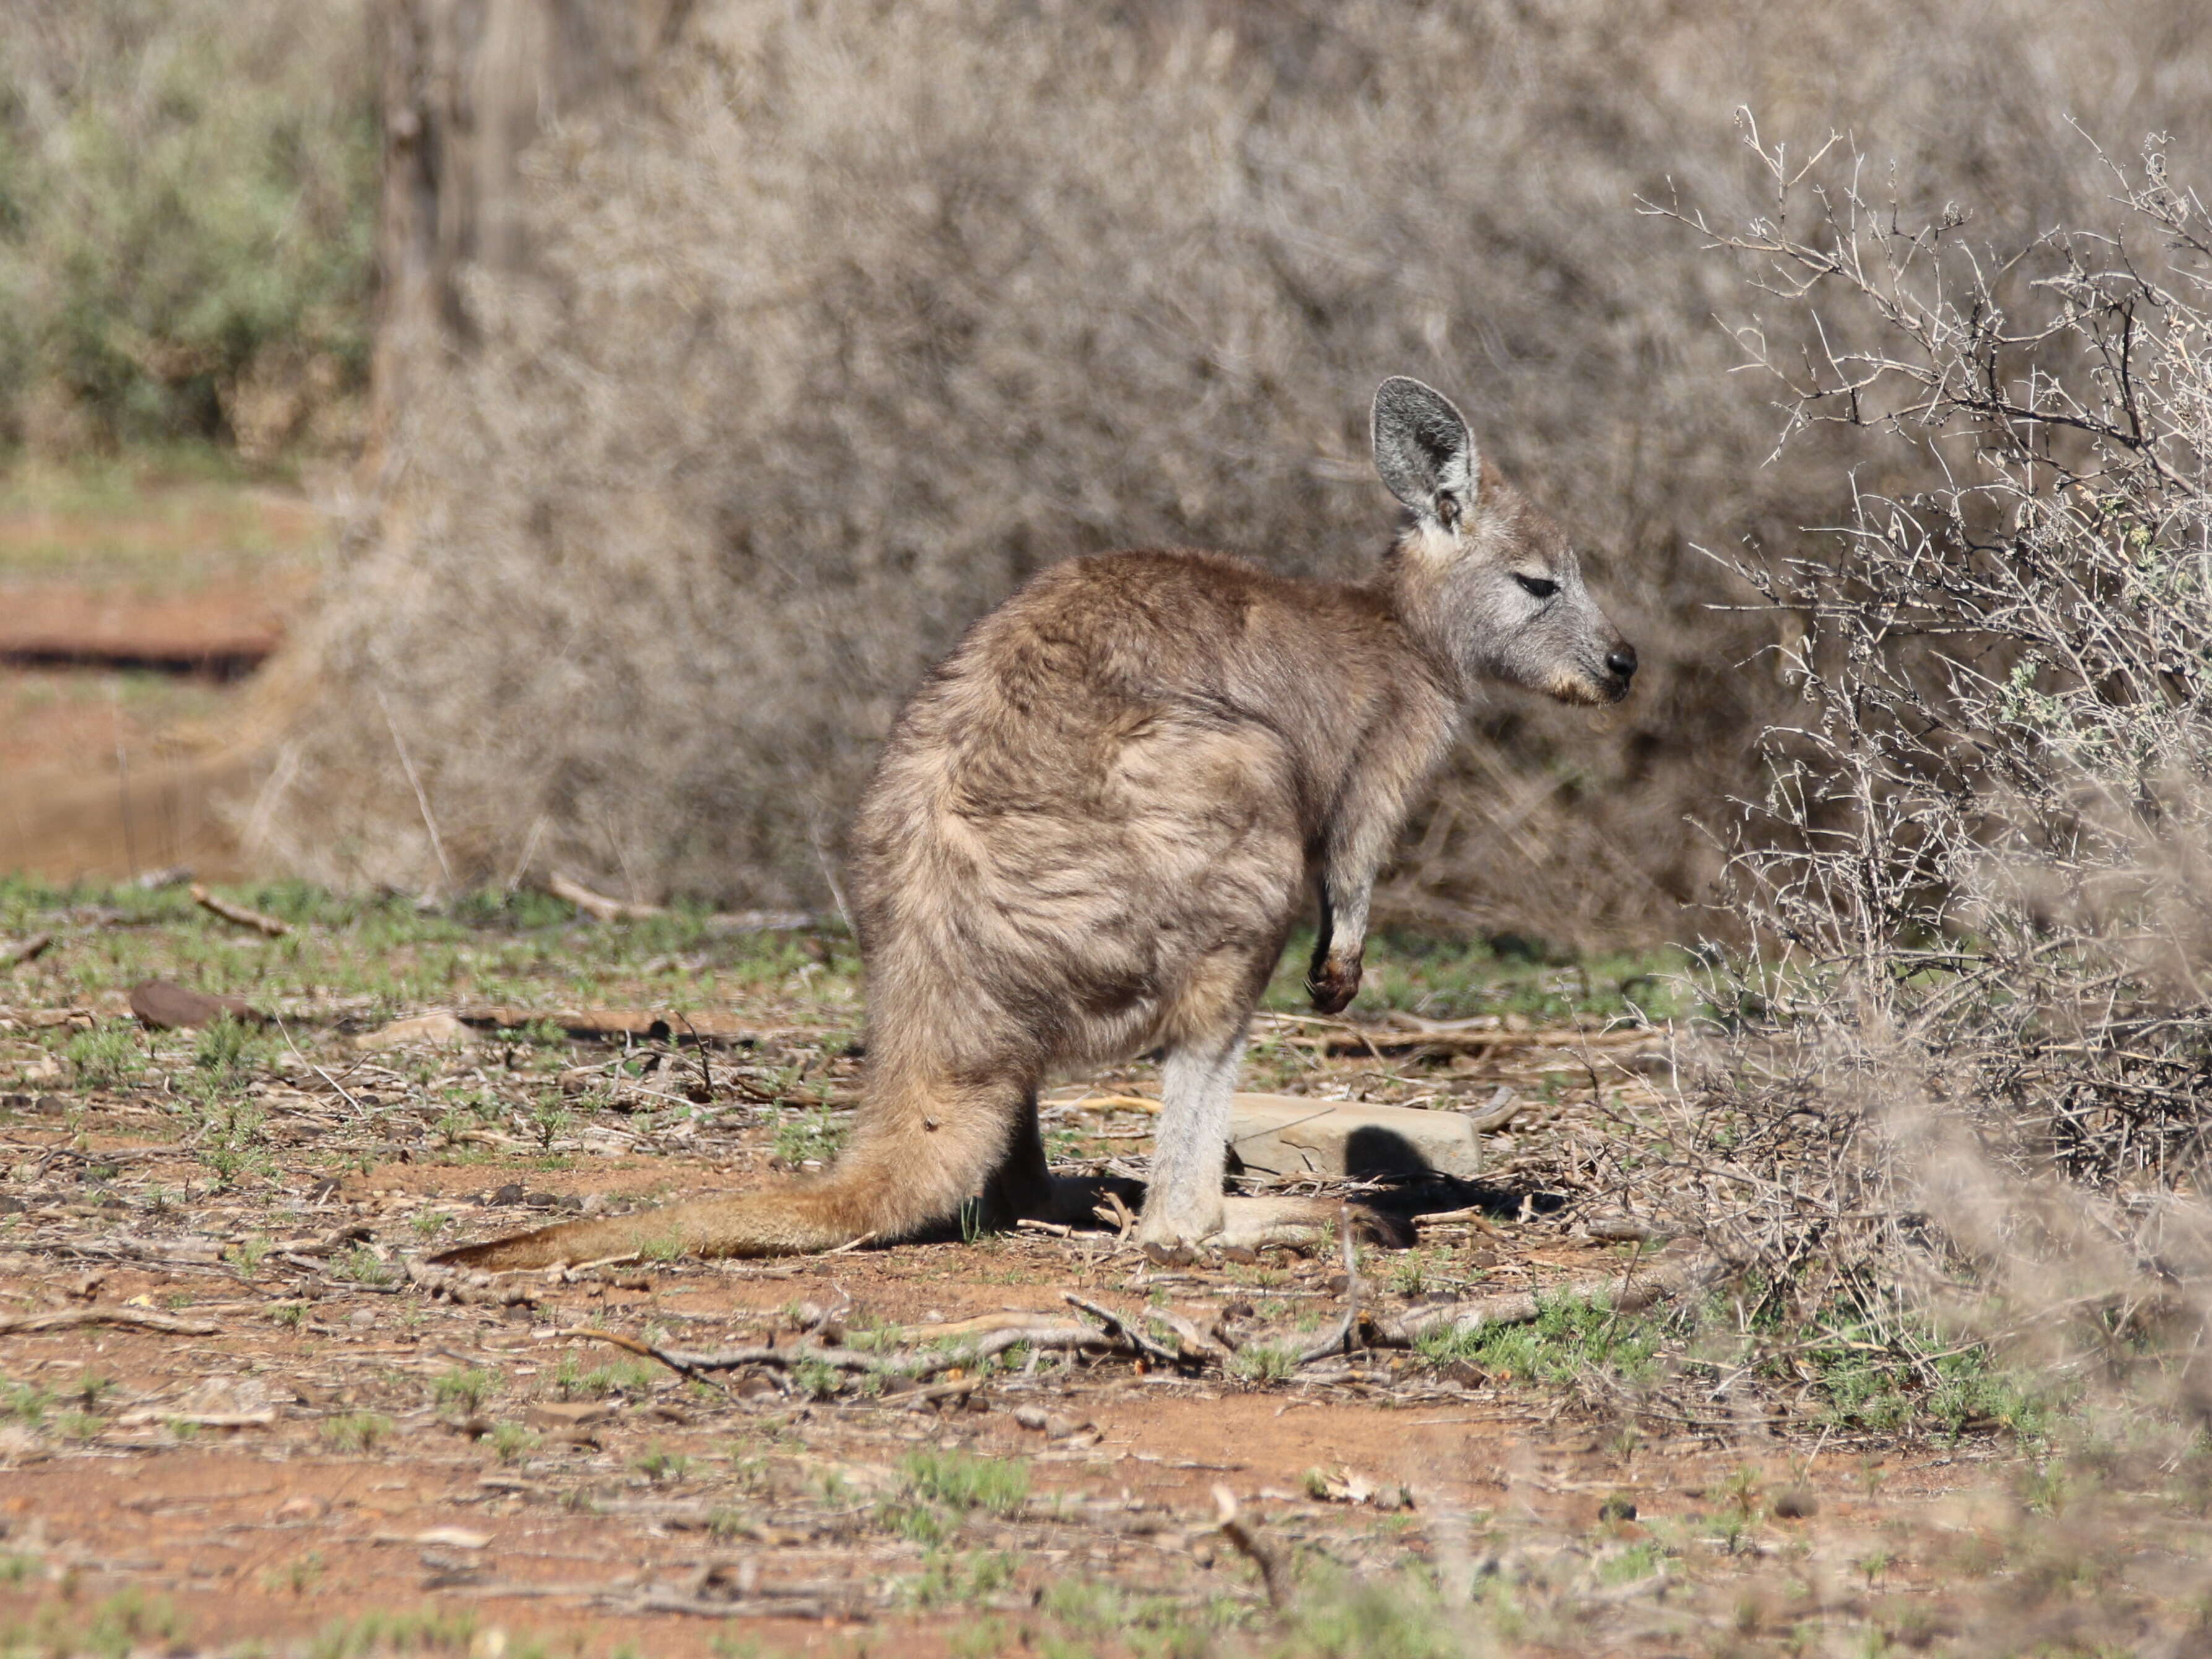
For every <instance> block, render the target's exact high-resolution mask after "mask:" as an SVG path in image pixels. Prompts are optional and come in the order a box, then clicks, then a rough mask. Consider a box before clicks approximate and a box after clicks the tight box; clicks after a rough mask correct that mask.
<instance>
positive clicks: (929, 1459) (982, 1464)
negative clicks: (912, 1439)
mask: <svg viewBox="0 0 2212 1659" xmlns="http://www.w3.org/2000/svg"><path fill="white" fill-rule="evenodd" d="M899 1473H900V1474H901V1475H902V1478H903V1480H904V1484H905V1486H906V1489H907V1491H908V1492H911V1493H913V1494H914V1495H915V1497H917V1498H921V1499H923V1500H924V1501H925V1502H927V1503H932V1504H944V1505H945V1507H946V1508H947V1509H950V1510H957V1511H958V1512H960V1513H962V1514H965V1513H966V1512H967V1511H969V1510H975V1509H981V1510H987V1511H989V1512H990V1513H991V1514H993V1515H1000V1516H1006V1515H1015V1514H1018V1513H1019V1512H1020V1510H1021V1509H1022V1506H1023V1505H1024V1504H1027V1503H1028V1502H1029V1496H1030V1466H1029V1464H1028V1463H1027V1462H1024V1460H1023V1459H1021V1458H1018V1457H971V1456H969V1455H966V1454H965V1453H963V1452H939V1451H915V1452H909V1453H908V1454H907V1456H906V1460H905V1462H902V1463H901V1464H900V1466H899Z"/></svg>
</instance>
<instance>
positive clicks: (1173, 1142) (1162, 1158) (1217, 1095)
mask: <svg viewBox="0 0 2212 1659" xmlns="http://www.w3.org/2000/svg"><path fill="white" fill-rule="evenodd" d="M1243 1054H1244V1036H1243V1033H1242V1032H1241V1031H1240V1032H1239V1033H1238V1034H1237V1038H1236V1040H1235V1041H1234V1042H1231V1043H1229V1044H1228V1045H1227V1046H1226V1047H1225V1048H1218V1049H1213V1050H1210V1051H1209V1050H1205V1049H1192V1048H1176V1049H1173V1050H1170V1053H1169V1054H1168V1056H1167V1059H1166V1061H1165V1062H1164V1064H1163V1065H1162V1066H1161V1067H1160V1121H1159V1125H1158V1128H1157V1129H1156V1130H1155V1131H1154V1133H1153V1141H1152V1183H1151V1185H1150V1186H1149V1187H1148V1188H1146V1192H1145V1213H1144V1216H1143V1218H1141V1219H1140V1220H1139V1222H1138V1224H1137V1242H1138V1243H1140V1244H1195V1243H1199V1242H1200V1240H1202V1239H1206V1238H1209V1237H1212V1235H1214V1234H1215V1233H1218V1232H1219V1231H1221V1221H1222V1214H1223V1210H1222V1197H1221V1179H1222V1176H1223V1175H1224V1174H1225V1172H1226V1170H1227V1167H1228V1163H1229V1102H1230V1097H1231V1096H1232V1095H1233V1094H1235V1093H1236V1091H1237V1066H1238V1063H1239V1062H1240V1061H1241V1060H1243Z"/></svg>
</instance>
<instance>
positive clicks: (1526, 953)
mask: <svg viewBox="0 0 2212 1659" xmlns="http://www.w3.org/2000/svg"><path fill="white" fill-rule="evenodd" d="M1312 951H1313V939H1312V936H1311V934H1310V933H1299V934H1297V935H1296V936H1294V937H1293V938H1292V939H1291V943H1290V945H1288V947H1287V948H1286V949H1285V951H1284V954H1283V960H1282V962H1281V963H1280V964H1279V966H1278V967H1277V969H1276V970H1275V975H1274V978H1273V981H1271V982H1270V984H1269V986H1268V987H1267V1001H1266V1006H1267V1007H1269V1008H1273V1009H1278V1010H1280V1011H1282V1012H1288V1013H1304V1012H1310V1007H1311V1003H1310V999H1309V998H1308V996H1307V994H1306V989H1305V971H1306V963H1307V958H1308V957H1310V955H1311V954H1312ZM1689 965H1690V964H1689V959H1688V958H1687V957H1685V956H1684V955H1683V954H1682V953H1680V951H1672V950H1662V951H1644V952H1640V953H1637V952H1614V953H1610V954H1597V953H1590V954H1583V953H1577V952H1575V951H1563V950H1554V949H1553V948H1552V947H1551V946H1549V945H1546V944H1545V943H1544V942H1543V941H1541V940H1535V939H1522V938H1518V937H1516V936H1515V935H1512V934H1499V935H1496V936H1494V937H1492V938H1488V939H1484V938H1479V937H1478V938H1474V939H1462V938H1447V937H1439V936H1435V935H1431V934H1425V933H1412V932H1407V931H1401V930H1396V929H1391V930H1387V931H1385V932H1383V933H1378V934H1376V936H1375V937H1373V938H1372V939H1370V941H1369V944H1368V949H1367V965H1366V971H1365V973H1364V975H1363V976H1362V978H1361V980H1360V986H1359V1006H1361V1007H1364V1008H1370V1009H1378V1010H1379V1009H1386V1008H1395V1009H1402V1010H1403V1011H1405V1012H1407V1013H1413V1014H1419V1015H1420V1016H1422V1017H1423V1018H1428V1019H1465V1018H1472V1017H1474V1016H1475V1015H1478V1014H1509V1013H1510V1014H1524V1015H1526V1016H1528V1018H1531V1019H1539V1020H1557V1019H1568V1018H1577V1019H1621V1018H1636V1017H1638V1016H1644V1017H1648V1018H1651V1019H1655V1020H1656V1019H1667V1018H1678V1017H1680V1016H1683V1015H1686V1014H1688V1013H1692V1012H1695V1011H1696V1009H1697V1006H1698V999H1697V998H1696V996H1695V995H1693V994H1692V992H1691V990H1690V987H1689V981H1688V980H1687V978H1686V974H1687V969H1688V968H1689Z"/></svg>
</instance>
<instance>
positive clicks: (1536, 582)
mask: <svg viewBox="0 0 2212 1659" xmlns="http://www.w3.org/2000/svg"><path fill="white" fill-rule="evenodd" d="M1513 580H1515V581H1516V582H1519V583H1520V584H1521V586H1522V588H1523V589H1524V590H1526V592H1528V596H1529V597H1530V598H1531V599H1550V598H1551V597H1552V595H1553V594H1554V593H1556V592H1559V583H1557V582H1555V581H1553V580H1552V579H1551V578H1550V577H1549V576H1524V575H1522V574H1521V573H1520V572H1519V571H1517V570H1516V571H1515V572H1514V573H1513Z"/></svg>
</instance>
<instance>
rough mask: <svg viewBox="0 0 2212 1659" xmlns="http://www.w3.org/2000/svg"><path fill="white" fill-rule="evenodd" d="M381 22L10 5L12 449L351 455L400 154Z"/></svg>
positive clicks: (5, 359) (3, 49) (0, 222)
mask: <svg viewBox="0 0 2212 1659" xmlns="http://www.w3.org/2000/svg"><path fill="white" fill-rule="evenodd" d="M367 14H368V6H367V5H366V4H365V3H363V0H335V3H331V4H318V5H314V6H307V7H303V6H293V5H286V4H283V3H280V0H244V3H229V0H224V3H214V0H159V3H151V4H149V3H143V0H8V3H6V4H5V5H4V6H0V439H4V440H6V441H12V442H15V443H18V444H27V445H28V446H30V447H33V448H34V449H37V450H40V451H41V452H45V453H62V454H70V453H80V452H82V451H83V450H85V449H88V448H99V449H103V450H108V449H112V448H113V447H115V446H117V445H118V444H124V443H143V442H145V441H149V440H174V439H179V438H191V439H210V440H214V441H218V442H221V443H223V444H226V445H235V446H237V447H239V448H240V449H241V450H243V451H245V452H246V453H247V455H248V457H249V459H263V458H267V457H270V456H272V455H274V454H276V453H277V452H279V451H280V450H282V449H283V448H284V447H287V446H289V445H292V444H295V443H297V442H299V441H303V440H304V441H313V442H317V443H319V444H322V445H325V446H327V445H331V444H337V443H343V442H344V441H348V440H349V437H350V435H351V434H350V431H349V427H350V422H349V421H348V420H347V418H346V416H347V412H348V394H349V393H357V392H358V391H359V389H360V387H361V385H362V377H363V375H364V374H365V372H366V369H367V365H368V339H369V320H370V319H369V299H370V288H371V277H372V253H373V248H374V224H375V205H376V171H377V161H378V138H377V131H376V124H375V114H376V108H375V101H374V81H373V78H372V73H371V71H372V68H373V65H372V64H371V62H370V59H369V55H368V52H367V51H366V50H365V48H366V46H367V44H368V16H367Z"/></svg>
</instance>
